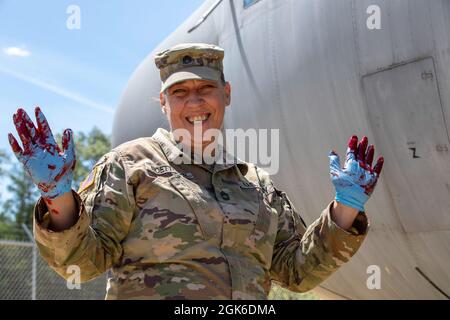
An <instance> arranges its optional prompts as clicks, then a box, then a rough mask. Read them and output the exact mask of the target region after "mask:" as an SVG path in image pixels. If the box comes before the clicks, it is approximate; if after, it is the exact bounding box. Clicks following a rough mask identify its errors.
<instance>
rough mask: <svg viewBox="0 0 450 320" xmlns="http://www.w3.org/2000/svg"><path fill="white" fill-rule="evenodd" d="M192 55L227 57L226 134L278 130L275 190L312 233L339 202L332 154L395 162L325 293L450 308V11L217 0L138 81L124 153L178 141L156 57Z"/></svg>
mask: <svg viewBox="0 0 450 320" xmlns="http://www.w3.org/2000/svg"><path fill="white" fill-rule="evenodd" d="M374 5H375V7H373V6H374ZM378 9H379V11H378ZM174 10H175V9H174ZM155 32H156V30H155ZM182 42H206V43H212V44H217V45H219V46H221V47H223V48H224V49H225V59H224V73H225V76H226V78H227V80H228V81H230V82H231V85H232V103H231V106H230V107H229V108H227V111H226V114H225V126H226V128H243V129H248V128H256V129H262V128H267V129H271V128H278V129H280V131H279V134H280V144H279V151H280V168H279V171H278V173H277V174H275V175H274V176H273V179H274V181H275V183H276V184H277V185H278V186H279V187H280V188H281V189H283V190H285V191H286V192H287V193H288V195H289V196H290V198H291V199H292V201H293V202H294V205H295V207H296V208H297V210H298V211H300V212H301V213H302V216H303V217H304V219H305V220H306V223H307V224H309V223H311V222H312V221H314V220H315V219H316V218H317V216H318V215H319V213H320V212H321V211H322V209H323V208H324V207H325V206H326V205H327V204H328V203H329V201H331V200H332V197H333V196H334V189H333V186H332V184H331V182H330V178H329V171H328V168H329V163H328V157H327V155H328V151H329V150H330V149H335V150H336V151H337V152H338V153H339V154H340V155H341V159H342V158H343V156H344V154H345V149H346V143H347V140H348V138H349V137H350V136H351V135H352V134H357V135H358V136H359V137H362V136H363V135H367V136H368V137H369V142H370V143H374V144H375V146H376V155H375V156H376V157H377V155H379V154H382V155H383V156H384V158H385V166H384V169H383V172H382V177H381V179H380V181H379V184H378V186H377V189H376V190H375V192H374V194H373V196H372V198H371V199H370V200H369V202H368V204H367V205H366V211H367V213H368V215H369V218H370V220H371V229H370V232H369V235H368V237H367V239H366V240H365V243H364V244H363V246H362V248H361V249H360V251H359V252H358V253H357V254H356V255H355V256H354V257H353V258H352V259H351V261H350V262H349V263H347V264H346V265H344V266H343V267H342V268H341V269H340V270H339V271H338V272H336V273H335V274H333V275H332V276H331V277H330V278H329V279H327V280H326V281H325V282H324V283H323V284H322V285H321V289H320V290H322V291H323V292H328V293H330V294H334V297H343V298H349V299H395V298H399V299H448V298H449V295H450V267H449V266H450V156H449V145H450V139H449V130H450V127H449V119H450V118H449V117H450V89H449V88H450V1H449V0H432V1H427V0H395V1H394V0H333V1H331V0H259V1H251V0H234V1H232V0H223V1H216V0H211V1H208V0H207V1H205V2H204V3H203V4H202V5H201V7H200V8H199V9H198V10H197V11H196V12H195V13H194V14H193V15H192V16H191V17H190V18H188V19H187V20H186V21H185V22H184V23H183V24H182V25H181V26H179V27H178V28H177V30H175V31H174V32H173V33H172V34H171V35H170V36H169V37H168V38H167V39H166V40H164V41H163V42H162V43H161V44H160V45H159V46H158V47H157V48H155V49H154V51H153V52H151V53H150V54H149V55H148V56H147V57H146V59H145V60H144V61H143V62H142V63H141V64H140V65H139V67H138V68H137V69H136V71H135V72H134V74H133V75H132V77H131V79H130V80H129V83H128V85H127V87H126V89H125V91H124V94H123V96H122V99H121V101H120V105H119V108H118V109H117V113H116V114H115V120H114V128H113V145H118V144H120V143H122V142H125V141H128V140H132V139H135V138H137V137H142V136H151V135H152V134H153V133H154V131H155V129H156V128H158V127H165V128H168V123H167V120H166V118H165V116H164V115H163V114H162V113H161V111H160V106H159V100H158V97H159V91H160V86H161V83H160V78H159V73H158V70H157V69H156V67H155V65H154V60H153V57H154V54H155V53H156V52H159V51H161V50H164V49H167V48H169V47H171V46H173V45H175V44H178V43H182ZM378 271H379V275H380V278H379V279H380V282H379V285H380V286H379V288H378V287H377V282H376V281H375V280H374V278H373V276H374V275H377V272H378Z"/></svg>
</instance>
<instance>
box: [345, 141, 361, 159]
mask: <svg viewBox="0 0 450 320" xmlns="http://www.w3.org/2000/svg"><path fill="white" fill-rule="evenodd" d="M357 146H358V137H357V136H352V137H351V138H350V140H349V141H348V148H347V155H346V160H345V162H347V161H349V160H356V151H357Z"/></svg>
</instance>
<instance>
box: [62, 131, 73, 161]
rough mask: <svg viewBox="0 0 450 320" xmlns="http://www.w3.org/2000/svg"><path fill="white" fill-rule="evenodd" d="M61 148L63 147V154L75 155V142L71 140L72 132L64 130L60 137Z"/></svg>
mask: <svg viewBox="0 0 450 320" xmlns="http://www.w3.org/2000/svg"><path fill="white" fill-rule="evenodd" d="M62 147H63V152H64V153H66V154H67V155H68V156H72V155H73V156H74V155H75V142H74V140H73V132H72V130H70V129H66V130H64V133H63V136H62Z"/></svg>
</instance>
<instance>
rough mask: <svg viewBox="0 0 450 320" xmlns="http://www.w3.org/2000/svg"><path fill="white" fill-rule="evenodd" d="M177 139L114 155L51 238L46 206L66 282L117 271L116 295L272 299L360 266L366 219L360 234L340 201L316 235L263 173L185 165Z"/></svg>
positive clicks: (53, 258) (146, 142) (134, 144)
mask: <svg viewBox="0 0 450 320" xmlns="http://www.w3.org/2000/svg"><path fill="white" fill-rule="evenodd" d="M174 145H175V141H174V140H173V136H172V134H171V133H170V132H167V131H166V130H164V129H158V130H157V132H156V133H155V134H154V135H153V137H147V138H139V139H137V140H134V141H131V142H127V143H125V144H122V145H120V146H118V147H117V148H115V149H113V150H112V151H111V152H109V153H108V154H106V155H105V156H103V157H102V158H101V159H100V160H99V161H98V163H97V164H96V165H95V167H94V169H93V170H92V172H91V174H90V175H89V177H88V178H87V179H86V181H85V182H84V183H83V185H82V187H81V188H80V190H79V192H78V194H79V196H78V195H77V193H75V192H74V195H75V198H76V200H77V203H78V207H79V217H78V221H77V222H76V224H75V225H74V226H72V227H71V228H70V229H68V230H65V231H62V232H52V231H51V230H49V229H48V222H49V214H48V213H47V208H46V205H45V203H44V201H42V199H40V200H39V202H38V203H37V205H36V208H35V215H34V216H35V225H34V228H35V237H36V242H37V245H38V248H39V250H40V253H41V255H42V257H43V258H44V259H45V260H46V261H47V262H48V264H49V265H50V266H51V267H52V268H53V269H54V270H55V271H56V272H58V273H59V274H60V275H61V276H63V277H66V278H67V277H68V276H69V274H67V273H66V269H67V266H68V265H78V266H79V267H80V268H81V277H82V281H87V280H89V279H92V278H94V277H96V276H98V275H100V274H102V273H103V272H105V271H106V270H108V269H110V268H112V272H111V273H110V277H109V279H108V286H107V296H106V298H107V299H266V298H267V294H268V292H269V289H270V286H271V281H272V280H274V281H277V282H279V283H281V284H282V285H283V286H285V287H286V288H288V289H290V290H293V291H298V292H304V291H308V290H310V289H312V288H314V287H315V286H317V285H318V284H319V283H320V282H322V281H323V280H324V279H326V278H327V277H328V276H329V275H330V274H332V273H333V272H334V271H335V270H336V269H337V268H338V267H339V266H341V265H342V264H343V263H345V262H346V261H348V260H349V258H350V257H351V256H353V255H354V254H355V252H356V251H357V250H358V248H359V247H360V245H361V243H362V242H363V239H364V238H365V236H366V234H367V230H368V223H367V217H366V215H365V214H364V213H362V212H361V213H360V214H359V215H358V218H357V219H356V220H355V223H354V225H353V227H352V228H351V229H350V231H345V230H343V229H341V228H340V227H338V226H337V225H336V224H335V223H334V222H333V221H332V220H331V218H330V205H331V204H330V205H328V206H327V208H325V210H324V211H323V212H322V214H321V215H320V217H319V218H318V219H317V220H316V221H314V222H313V223H312V224H311V225H310V226H309V227H308V228H307V229H306V226H305V224H304V223H303V220H302V218H301V217H300V215H299V213H298V212H297V211H296V210H295V208H294V206H293V205H292V203H291V202H290V201H289V199H288V197H287V196H286V194H285V193H284V192H283V191H280V190H278V189H276V187H275V186H274V185H273V183H272V181H271V179H270V178H269V176H268V175H267V173H265V172H264V171H263V170H262V169H260V168H258V167H256V166H255V165H252V164H250V163H244V162H241V161H238V160H236V161H235V163H228V164H215V165H210V166H208V165H203V164H199V165H197V164H178V165H177V164H174V160H175V159H176V158H177V157H179V156H180V155H181V156H183V157H187V155H186V154H184V153H182V152H181V151H180V150H179V149H177V148H173V146H174Z"/></svg>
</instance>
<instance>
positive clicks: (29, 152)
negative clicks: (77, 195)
mask: <svg viewBox="0 0 450 320" xmlns="http://www.w3.org/2000/svg"><path fill="white" fill-rule="evenodd" d="M35 114H36V122H37V128H36V127H35V126H34V124H33V122H32V121H31V119H30V117H29V116H28V115H27V113H26V112H25V111H24V110H23V109H18V110H17V112H16V113H15V114H14V116H13V120H14V125H15V126H16V129H17V132H18V134H19V137H20V139H21V141H22V145H23V149H22V148H21V147H20V146H19V144H18V143H17V140H16V139H15V138H14V136H13V135H12V134H11V133H10V134H9V135H8V138H9V144H10V145H11V148H12V150H13V152H14V154H15V155H16V157H17V159H18V160H19V161H20V162H21V163H22V165H23V166H24V168H25V171H26V172H27V173H28V175H29V176H30V177H31V179H32V180H33V182H34V183H35V184H36V185H37V187H38V188H39V190H40V192H41V194H42V197H44V198H46V199H54V198H56V197H58V196H60V195H63V194H64V193H66V192H69V191H70V190H71V187H72V180H73V170H74V169H75V163H76V160H75V145H74V141H73V134H72V131H71V130H70V129H66V130H65V131H64V134H63V137H62V148H63V149H62V150H61V149H60V148H59V146H58V144H57V143H56V141H55V139H54V137H53V134H52V132H51V130H50V127H49V125H48V123H47V120H46V119H45V116H44V114H43V113H42V112H41V110H40V109H39V107H36V109H35Z"/></svg>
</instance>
